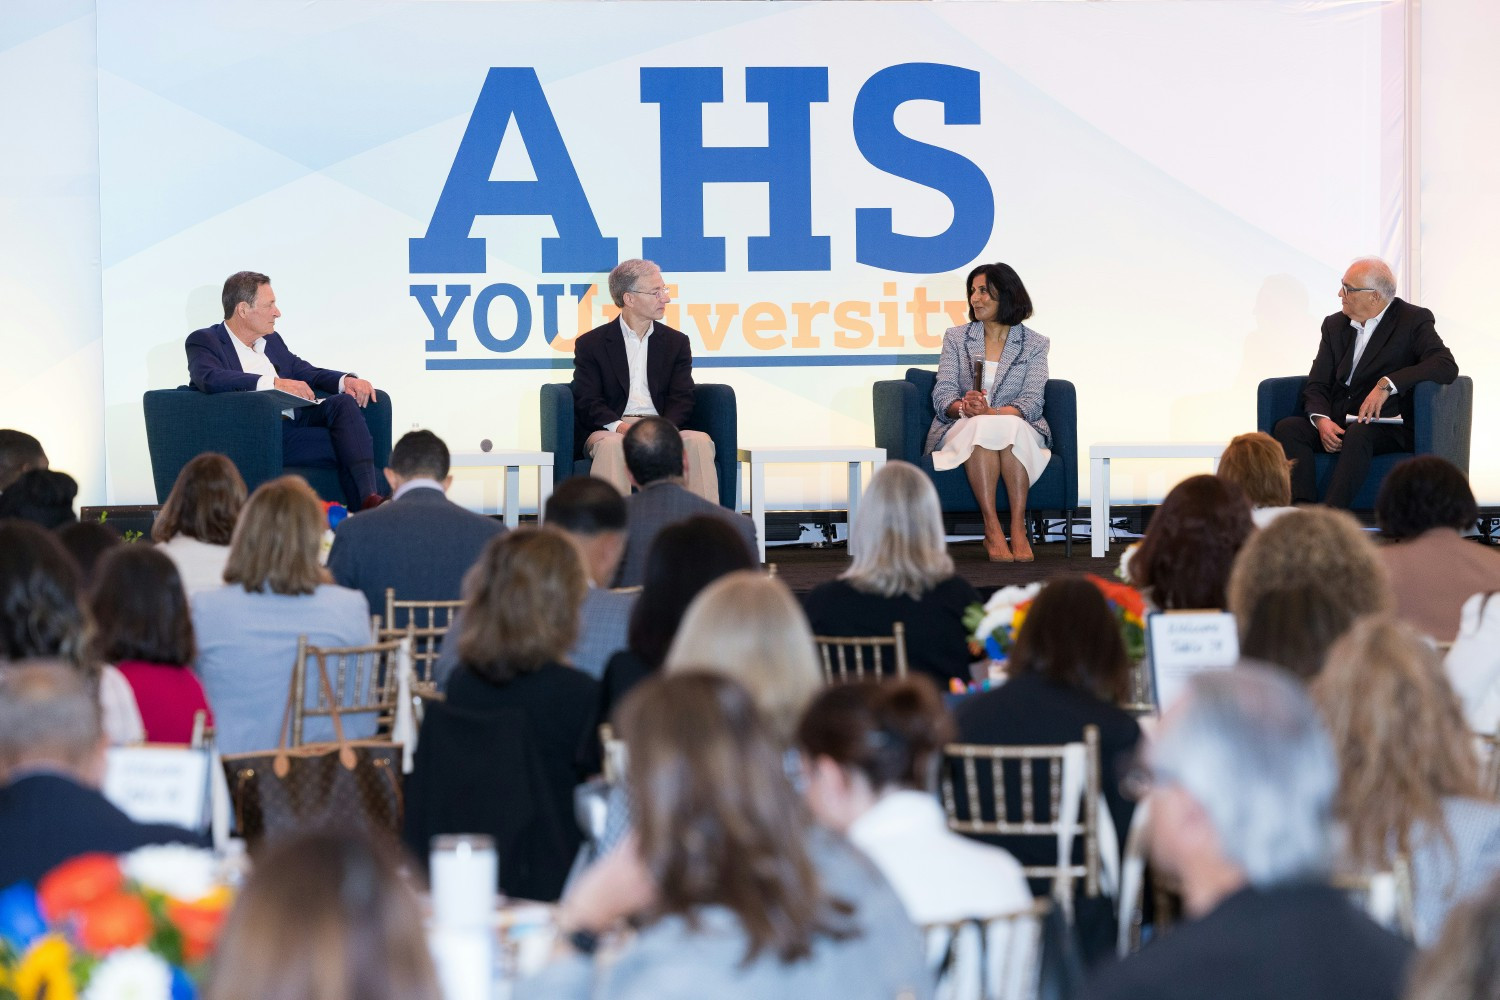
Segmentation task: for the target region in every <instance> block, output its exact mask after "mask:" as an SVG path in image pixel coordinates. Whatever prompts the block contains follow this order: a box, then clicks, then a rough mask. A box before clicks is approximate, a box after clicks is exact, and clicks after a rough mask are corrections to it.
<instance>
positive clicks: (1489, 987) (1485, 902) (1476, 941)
mask: <svg viewBox="0 0 1500 1000" xmlns="http://www.w3.org/2000/svg"><path fill="white" fill-rule="evenodd" d="M1405 997H1406V1000H1500V878H1497V879H1494V880H1493V881H1491V882H1490V884H1489V885H1488V886H1486V887H1485V889H1484V891H1483V892H1481V893H1479V894H1478V895H1475V896H1473V897H1471V898H1469V899H1466V900H1464V901H1463V902H1460V903H1458V904H1457V905H1456V906H1454V907H1453V909H1452V910H1450V911H1449V912H1448V919H1447V920H1446V921H1445V922H1444V923H1443V929H1442V933H1440V934H1439V935H1438V939H1437V941H1436V942H1435V943H1434V944H1433V945H1432V946H1431V947H1429V948H1427V949H1425V950H1423V951H1421V952H1418V954H1417V956H1416V959H1415V960H1414V962H1413V964H1412V972H1411V981H1410V985H1409V986H1408V988H1407V991H1406V993H1405Z"/></svg>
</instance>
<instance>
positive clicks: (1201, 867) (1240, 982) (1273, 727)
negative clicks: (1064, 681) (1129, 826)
mask: <svg viewBox="0 0 1500 1000" xmlns="http://www.w3.org/2000/svg"><path fill="white" fill-rule="evenodd" d="M1278 523H1279V522H1278ZM1273 527H1274V525H1273ZM1143 770H1144V774H1145V775H1146V776H1148V777H1147V780H1148V781H1149V783H1150V788H1151V835H1150V849H1151V858H1152V862H1153V863H1154V864H1155V865H1157V866H1158V867H1160V868H1161V869H1162V870H1163V871H1164V872H1167V873H1169V874H1170V875H1171V876H1172V877H1173V878H1175V879H1176V880H1177V881H1178V882H1179V883H1180V885H1181V887H1182V901H1183V907H1184V909H1185V911H1186V919H1185V920H1184V921H1183V922H1182V923H1179V924H1175V925H1174V926H1173V927H1172V929H1171V932H1170V933H1167V934H1162V935H1159V936H1157V937H1156V938H1154V939H1153V940H1152V941H1150V942H1149V943H1148V944H1146V945H1145V947H1143V948H1142V949H1141V950H1140V952H1139V953H1137V954H1135V955H1131V956H1130V957H1128V958H1126V959H1124V960H1123V961H1121V962H1120V963H1119V964H1117V965H1112V966H1107V967H1101V968H1098V969H1096V970H1095V972H1094V975H1093V979H1092V981H1091V982H1090V983H1089V986H1088V988H1087V989H1086V990H1085V993H1084V996H1085V997H1086V998H1088V1000H1114V998H1121V1000H1124V998H1140V1000H1174V998H1178V997H1180V998H1183V1000H1188V998H1191V1000H1202V998H1205V997H1213V998H1215V1000H1252V998H1253V1000H1265V998H1270V997H1275V998H1278V1000H1301V998H1307V1000H1313V998H1317V1000H1325V998H1328V997H1359V998H1361V1000H1385V998H1390V1000H1394V998H1395V997H1398V996H1400V994H1401V987H1402V982H1403V978H1404V970H1405V967H1406V964H1407V961H1408V959H1409V958H1410V955H1411V945H1409V944H1408V943H1407V942H1405V941H1403V940H1402V939H1401V938H1399V937H1397V936H1396V935H1394V934H1392V933H1391V932H1389V931H1387V930H1385V929H1384V928H1382V927H1380V926H1379V925H1377V924H1376V923H1374V922H1373V921H1372V920H1370V918H1369V917H1367V916H1365V914H1364V913H1362V912H1360V910H1359V909H1358V908H1357V907H1356V906H1355V905H1354V903H1353V902H1351V901H1350V899H1349V897H1348V896H1347V895H1345V894H1344V893H1343V892H1341V891H1340V890H1338V889H1335V888H1333V887H1332V886H1330V885H1328V878H1329V874H1330V870H1331V868H1332V864H1333V852H1334V846H1333V845H1334V831H1333V829H1332V825H1331V823H1330V820H1329V814H1330V810H1331V808H1332V806H1333V799H1334V794H1335V792H1336V790H1337V786H1338V764H1337V761H1336V760H1335V757H1334V753H1333V748H1332V746H1330V745H1329V740H1328V735H1327V733H1326V732H1325V731H1324V729H1323V726H1322V724H1321V720H1320V719H1319V718H1318V713H1317V710H1316V709H1315V708H1314V707H1313V705H1312V703H1311V701H1310V700H1309V699H1308V697H1307V695H1306V694H1305V693H1304V692H1303V691H1302V689H1301V687H1300V685H1298V684H1297V683H1296V682H1295V681H1294V680H1292V679H1291V678H1289V677H1287V676H1286V675H1285V674H1284V673H1281V672H1280V671H1276V670H1268V669H1265V668H1257V667H1252V666H1245V665H1241V666H1240V667H1238V668H1236V669H1234V670H1228V671H1216V672H1213V673H1206V674H1198V675H1197V676H1195V677H1193V678H1192V679H1191V680H1189V681H1188V684H1187V690H1186V693H1185V694H1184V695H1183V697H1182V699H1181V700H1180V701H1178V702H1177V703H1176V704H1175V705H1174V706H1173V707H1172V709H1171V710H1169V711H1168V712H1167V713H1166V715H1165V716H1164V717H1163V718H1162V722H1161V728H1160V729H1159V730H1158V732H1157V735H1156V738H1155V739H1154V740H1153V741H1152V742H1151V744H1150V746H1149V747H1148V749H1147V753H1146V760H1145V765H1144V768H1143Z"/></svg>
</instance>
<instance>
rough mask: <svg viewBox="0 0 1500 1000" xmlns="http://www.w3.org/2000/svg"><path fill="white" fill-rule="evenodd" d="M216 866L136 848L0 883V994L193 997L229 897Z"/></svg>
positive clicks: (65, 998)
mask: <svg viewBox="0 0 1500 1000" xmlns="http://www.w3.org/2000/svg"><path fill="white" fill-rule="evenodd" d="M217 867H218V866H217V862H216V861H215V860H214V857H213V855H212V854H211V853H210V852H208V851H205V850H202V849H200V848H195V847H183V846H175V845H174V846H165V847H144V848H141V849H140V850H137V851H134V852H132V853H130V854H127V855H124V856H123V857H119V858H117V857H115V856H114V855H110V854H86V855H83V856H81V857H77V858H74V859H72V860H71V861H67V862H64V863H63V864H61V865H59V866H58V867H57V868H55V869H53V870H52V871H51V872H49V873H48V874H47V875H46V876H45V877H44V878H43V879H42V880H41V882H39V883H38V884H37V886H36V888H35V889H33V888H32V887H31V886H30V885H29V884H26V883H21V884H19V885H13V886H11V887H10V888H8V889H5V890H3V891H0V1000H76V998H78V997H80V996H81V997H82V998H83V1000H193V998H194V997H195V996H196V994H197V982H198V979H199V978H200V977H201V975H202V972H203V968H204V962H205V960H206V959H207V957H208V955H209V953H210V952H211V950H212V948H213V943H214V939H215V938H216V937H217V935H218V932H219V927H220V925H221V924H222V923H223V919H224V915H225V913H226V911H227V910H228V907H229V902H230V896H231V893H230V891H229V889H228V887H227V886H225V885H224V884H223V883H222V882H220V881H219V880H218V878H217V876H216V871H217Z"/></svg>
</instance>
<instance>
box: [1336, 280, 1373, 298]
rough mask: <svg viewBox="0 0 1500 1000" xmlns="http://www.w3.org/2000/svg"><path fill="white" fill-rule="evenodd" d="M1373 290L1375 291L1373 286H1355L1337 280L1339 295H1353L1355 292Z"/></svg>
mask: <svg viewBox="0 0 1500 1000" xmlns="http://www.w3.org/2000/svg"><path fill="white" fill-rule="evenodd" d="M1373 291H1375V289H1373V288H1355V287H1354V286H1353V285H1346V284H1344V283H1343V282H1342V281H1340V282H1339V294H1340V295H1353V294H1354V293H1355V292H1373Z"/></svg>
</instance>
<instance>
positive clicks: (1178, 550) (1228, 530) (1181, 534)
mask: <svg viewBox="0 0 1500 1000" xmlns="http://www.w3.org/2000/svg"><path fill="white" fill-rule="evenodd" d="M1253 528H1254V522H1253V521H1252V520H1251V519H1250V504H1249V501H1247V500H1246V499H1245V494H1243V493H1241V492H1240V488H1239V487H1238V486H1236V485H1234V484H1233V483H1231V482H1230V481H1228V480H1227V479H1220V478H1219V477H1217V476H1189V477H1188V478H1187V479H1184V480H1183V481H1182V482H1180V483H1178V484H1177V485H1176V486H1174V487H1172V490H1171V492H1170V493H1168V494H1167V496H1166V499H1165V500H1163V501H1162V503H1161V506H1160V507H1158V508H1157V509H1156V513H1155V514H1153V515H1152V516H1151V523H1150V524H1149V525H1147V527H1146V537H1145V538H1143V539H1142V540H1141V543H1140V547H1139V548H1137V549H1136V550H1135V552H1134V554H1133V555H1132V556H1131V557H1130V563H1129V569H1128V573H1129V579H1130V583H1131V584H1132V585H1134V586H1136V587H1139V588H1141V590H1142V591H1143V592H1144V594H1145V596H1146V599H1147V600H1149V601H1150V602H1151V604H1152V605H1153V606H1154V607H1155V608H1157V609H1158V610H1160V611H1180V610H1192V609H1203V608H1222V607H1224V599H1225V585H1226V584H1227V583H1228V582H1229V570H1230V567H1231V566H1233V565H1234V557H1235V555H1236V554H1237V553H1238V552H1239V551H1240V546H1242V545H1244V544H1245V539H1247V538H1249V537H1250V533H1251V530H1252V529H1253Z"/></svg>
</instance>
